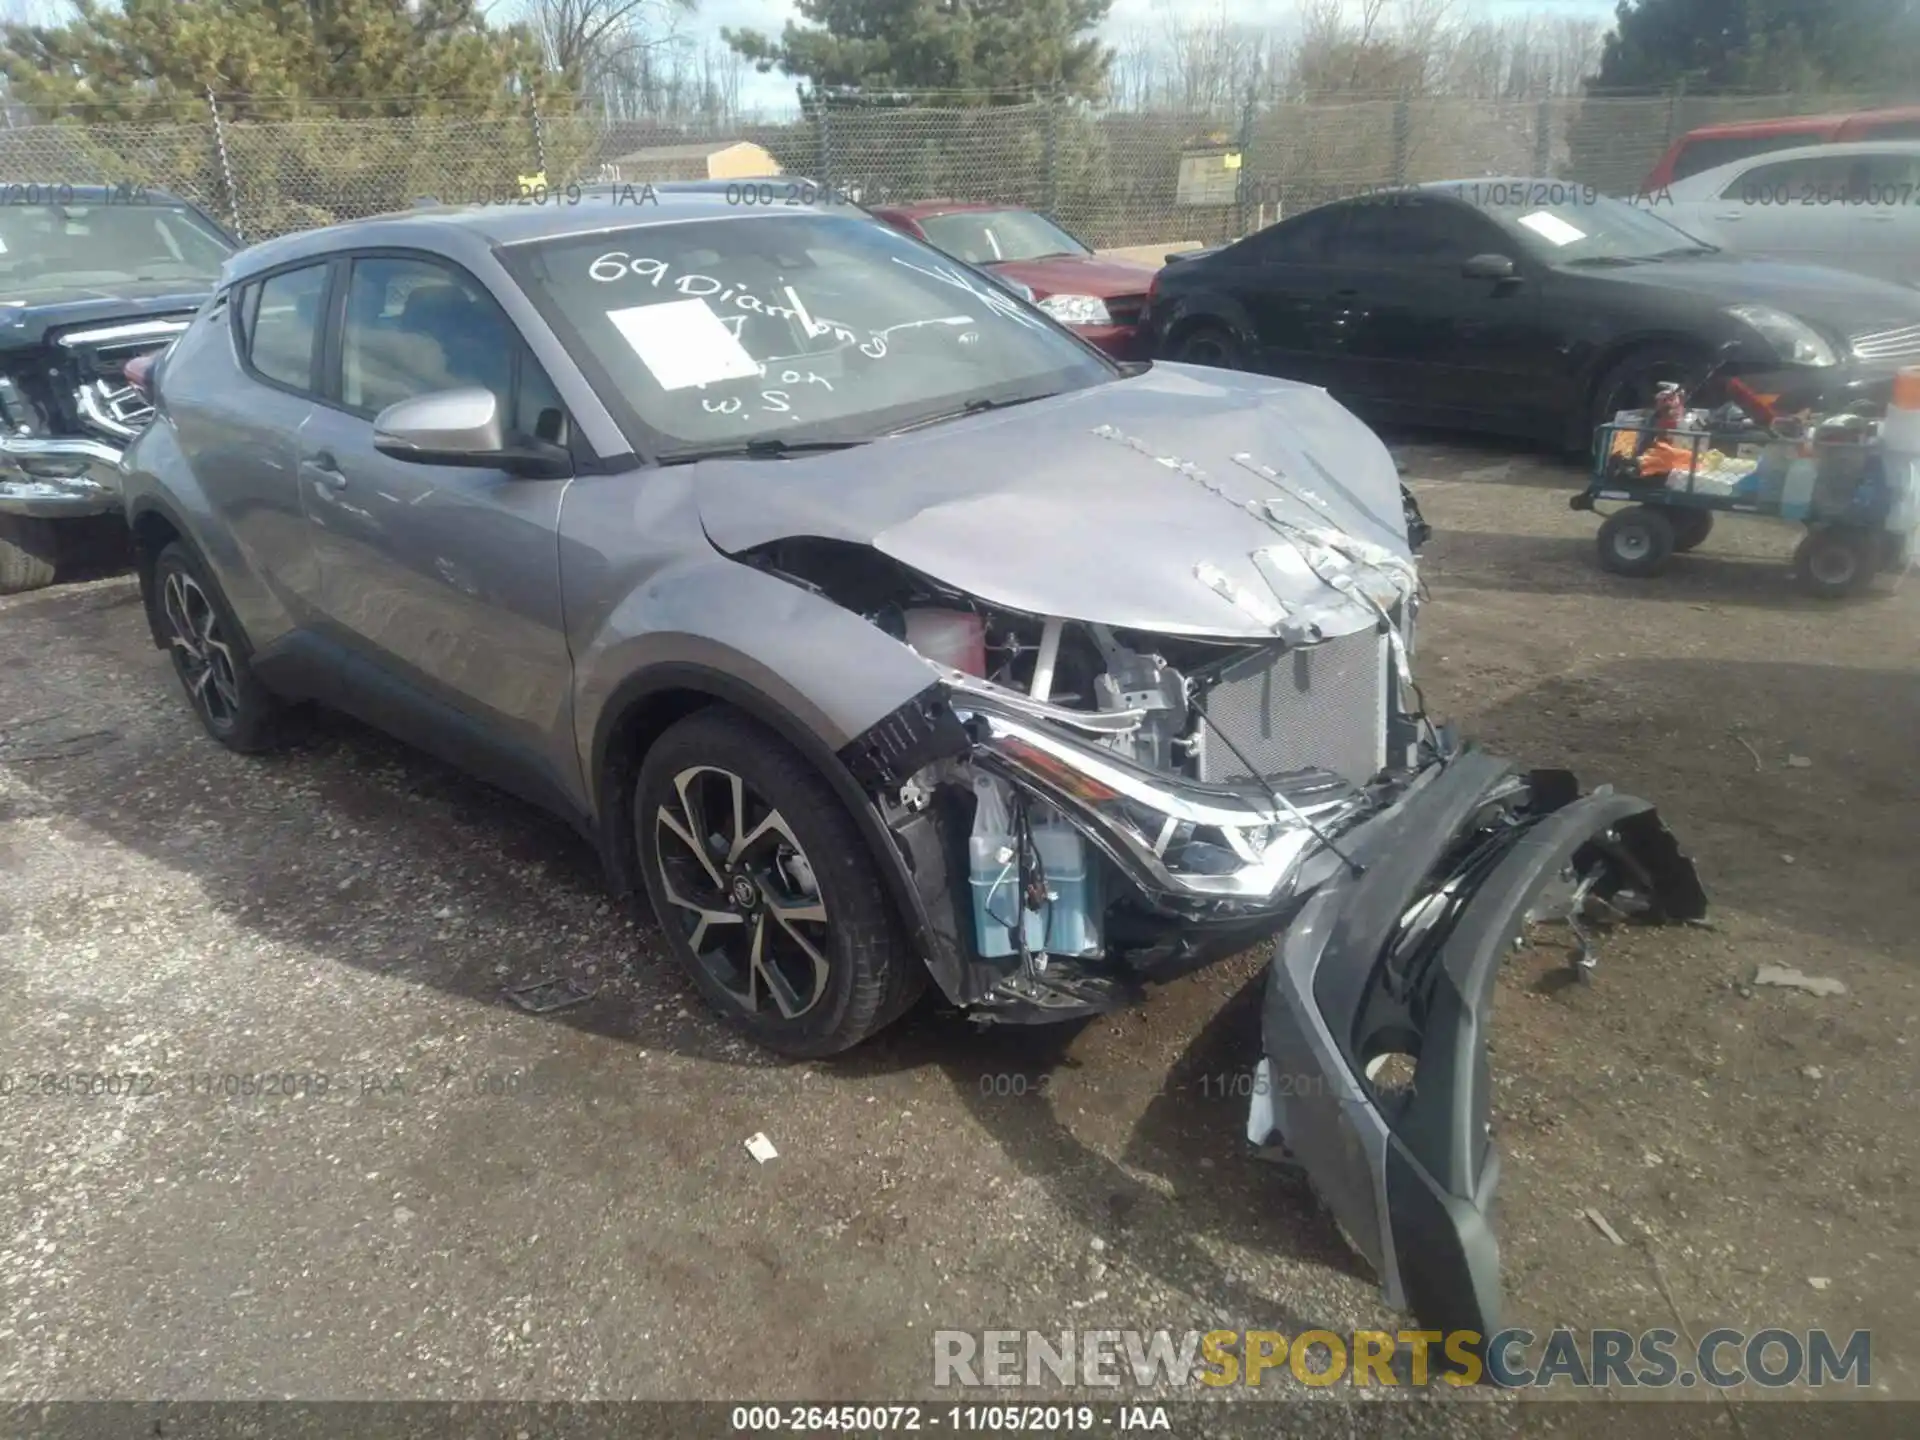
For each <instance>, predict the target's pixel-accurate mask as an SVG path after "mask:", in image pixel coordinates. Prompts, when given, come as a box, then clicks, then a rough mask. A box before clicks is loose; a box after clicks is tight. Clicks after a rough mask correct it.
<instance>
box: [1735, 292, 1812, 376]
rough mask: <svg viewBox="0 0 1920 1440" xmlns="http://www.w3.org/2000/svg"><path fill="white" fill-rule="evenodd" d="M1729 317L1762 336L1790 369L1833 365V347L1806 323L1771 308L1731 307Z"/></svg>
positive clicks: (1756, 306)
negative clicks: (1791, 366) (1792, 367)
mask: <svg viewBox="0 0 1920 1440" xmlns="http://www.w3.org/2000/svg"><path fill="white" fill-rule="evenodd" d="M1726 313H1727V314H1729V315H1731V316H1732V317H1733V318H1734V319H1736V320H1738V321H1740V322H1741V323H1742V324H1745V325H1747V326H1749V327H1751V328H1752V329H1754V330H1756V331H1758V332H1759V334H1760V337H1761V338H1762V339H1764V340H1765V341H1766V342H1767V343H1768V344H1769V345H1771V346H1772V347H1773V350H1774V353H1775V354H1776V355H1778V356H1779V357H1780V359H1781V360H1782V361H1784V362H1785V363H1787V364H1790V365H1832V364H1834V363H1835V361H1836V358H1837V357H1835V355H1834V353H1833V347H1832V346H1831V345H1829V344H1828V343H1827V342H1826V340H1825V339H1824V338H1822V336H1821V334H1820V332H1819V331H1817V330H1815V329H1814V328H1813V327H1812V326H1811V325H1809V324H1807V322H1806V321H1804V320H1802V319H1800V318H1799V317H1797V316H1794V315H1789V314H1787V313H1786V312H1785V311H1784V310H1775V309H1774V308H1773V307H1772V306H1770V305H1729V306H1728V307H1727V312H1726Z"/></svg>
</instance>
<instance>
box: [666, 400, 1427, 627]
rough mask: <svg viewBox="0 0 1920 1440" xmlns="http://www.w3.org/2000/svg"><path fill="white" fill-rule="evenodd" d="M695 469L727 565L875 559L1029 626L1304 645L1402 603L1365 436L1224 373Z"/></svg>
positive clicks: (1393, 490) (1395, 499) (1336, 408)
mask: <svg viewBox="0 0 1920 1440" xmlns="http://www.w3.org/2000/svg"><path fill="white" fill-rule="evenodd" d="M700 470H701V475H700V477H699V481H698V483H697V485H696V486H695V492H696V493H697V494H698V495H699V497H700V511H701V518H702V521H703V523H704V524H705V526H706V530H707V533H708V535H709V536H710V537H711V538H712V540H713V543H714V544H715V545H716V546H718V547H719V548H720V549H721V550H722V551H724V552H726V553H728V554H738V553H740V552H741V551H744V550H748V549H751V548H753V547H755V546H758V545H762V544H765V543H767V542H768V541H772V540H779V539H787V538H799V537H818V538H823V539H832V540H843V541H850V542H854V543H860V544H870V545H872V546H873V548H874V549H876V550H878V551H880V552H881V553H883V554H885V555H888V556H891V557H892V558H893V559H895V560H897V561H899V562H900V563H901V564H903V565H907V566H910V567H912V568H913V569H915V570H918V571H920V572H922V573H923V574H926V575H929V576H932V577H933V578H935V579H937V580H941V581H944V582H945V583H947V584H949V585H952V586H954V587H955V588H957V589H960V590H964V591H966V592H968V593H969V594H971V595H973V596H975V597H977V598H979V599H980V600H983V601H985V602H987V603H988V604H991V605H996V606H1000V607H1004V608H1006V609H1010V610H1018V611H1024V612H1027V613H1029V614H1035V615H1055V616H1059V617H1061V618H1063V619H1068V620H1080V621H1087V622H1091V623H1095V624H1105V625H1112V626H1115V627H1119V628H1123V629H1140V630H1150V631H1158V632H1161V633H1167V634H1184V635H1194V636H1206V637H1220V638H1229V637H1231V638H1254V637H1263V638H1264V637H1271V636H1274V635H1287V636H1289V637H1290V638H1294V639H1311V638H1313V635H1314V634H1315V633H1318V634H1320V635H1325V636H1334V635H1342V634H1351V633H1353V632H1354V631H1356V630H1359V629H1362V628H1364V627H1365V626H1367V625H1370V624H1374V623H1377V622H1378V619H1379V611H1378V609H1377V608H1376V605H1379V604H1386V605H1390V604H1391V603H1392V602H1393V600H1394V598H1395V595H1396V592H1398V593H1405V591H1406V590H1407V589H1408V588H1410V586H1411V584H1412V576H1413V565H1412V558H1411V555H1410V553H1409V551H1408V548H1407V535H1406V519H1405V511H1404V509H1403V508H1402V503H1401V498H1400V482H1399V475H1398V472H1397V470H1396V469H1395V466H1394V463H1393V458H1392V456H1391V455H1389V454H1388V453H1387V449H1386V447H1385V446H1384V445H1383V444H1382V443H1381V441H1380V439H1379V437H1378V436H1376V435H1375V434H1374V433H1373V432H1372V431H1371V430H1369V429H1368V428H1367V427H1366V426H1365V425H1363V424H1362V423H1361V422H1360V421H1359V420H1358V419H1356V418H1355V417H1354V416H1353V415H1352V414H1351V413H1350V412H1349V411H1347V410H1346V409H1345V408H1344V407H1342V406H1341V405H1340V404H1338V403H1337V402H1336V401H1334V400H1333V399H1332V398H1330V397H1329V396H1328V395H1327V394H1326V392H1325V391H1323V390H1320V389H1318V388H1316V387H1313V386H1308V385H1300V384H1296V383H1293V382H1290V381H1282V380H1271V379H1267V378H1265V377H1262V376H1254V375H1246V374H1241V373H1238V372H1234V371H1226V370H1212V369H1204V368H1200V367H1197V366H1187V365H1174V364H1165V363H1161V364H1156V365H1155V366H1154V368H1153V369H1152V370H1150V371H1148V372H1147V373H1146V374H1143V375H1139V376H1135V377H1133V378H1129V379H1123V380H1115V381H1113V382H1111V383H1109V384H1105V385H1099V386H1095V387H1093V388H1091V389H1087V390H1081V391H1076V392H1073V393H1071V394H1067V395H1061V396H1057V397H1055V398H1053V399H1049V400H1042V401H1037V402H1034V403H1032V404H1027V405H1021V406H1017V407H1014V408H1011V409H1008V410H1005V411H998V412H995V411H989V412H987V413H986V414H982V415H978V416H973V417H971V418H968V419H964V420H956V421H953V422H951V423H949V424H945V425H940V426H935V427H933V428H931V429H927V430H923V431H914V432H911V433H909V434H906V435H900V436H895V437H891V438H889V439H885V440H879V441H876V442H874V443H872V444H870V445H862V446H858V447H856V448H854V449H850V450H842V451H833V452H828V453H826V454H822V455H815V456H807V457H798V458H794V459H789V460H723V461H707V462H704V463H703V464H702V465H701V466H700ZM1356 585H1357V586H1358V589H1355V588H1354V587H1355V586H1356ZM1369 597H1371V598H1369Z"/></svg>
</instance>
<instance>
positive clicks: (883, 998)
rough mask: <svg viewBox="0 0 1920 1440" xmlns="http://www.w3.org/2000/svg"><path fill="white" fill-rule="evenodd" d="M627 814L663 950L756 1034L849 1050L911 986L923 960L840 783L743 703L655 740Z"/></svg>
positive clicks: (771, 1041) (898, 1008) (914, 988)
mask: <svg viewBox="0 0 1920 1440" xmlns="http://www.w3.org/2000/svg"><path fill="white" fill-rule="evenodd" d="M736 785H737V787H738V788H737V789H736V788H735V787H736ZM736 796H737V797H738V804H737V806H736V801H735V797H736ZM633 824H634V840H635V845H636V852H637V854H638V855H639V858H640V868H641V874H642V877H643V879H644V881H645V884H646V889H647V898H648V899H649V900H650V901H651V902H652V905H653V913H654V915H655V917H656V918H657V919H658V921H659V923H660V928H661V930H662V931H663V932H665V934H666V938H667V945H668V947H669V948H670V949H671V950H672V951H673V954H674V958H675V959H676V960H678V961H679V962H680V965H681V967H682V968H683V969H684V970H685V971H686V972H687V974H688V976H689V977H690V978H691V979H692V981H693V983H694V986H695V988H697V989H698V990H699V991H700V993H701V995H702V996H704V997H705V999H706V1001H707V1003H708V1004H709V1005H711V1006H712V1007H713V1008H714V1009H715V1010H716V1011H718V1012H719V1014H720V1016H721V1018H722V1019H723V1020H725V1021H726V1022H727V1023H729V1024H731V1025H733V1026H734V1027H736V1028H737V1029H739V1030H742V1031H744V1032H745V1033H746V1034H748V1035H749V1036H751V1037H752V1038H753V1039H755V1040H757V1041H758V1042H759V1043H760V1044H762V1045H764V1046H766V1047H767V1048H768V1049H770V1050H775V1051H778V1052H780V1053H781V1054H784V1055H792V1056H796V1057H817V1056H823V1055H835V1054H838V1053H840V1052H841V1051H844V1050H849V1049H852V1048H853V1047H854V1046H855V1045H858V1044H859V1043H860V1042H861V1041H862V1040H865V1039H867V1038H868V1037H869V1036H870V1035H873V1034H874V1033H875V1032H877V1031H879V1030H880V1029H882V1028H884V1027H885V1026H887V1025H889V1024H891V1023H892V1022H893V1021H894V1020H896V1019H898V1018H899V1017H900V1016H901V1015H902V1014H904V1013H905V1012H906V1010H907V1008H908V1007H909V1006H910V1005H911V1004H912V1003H913V1002H914V1000H916V999H917V998H918V997H919V995H920V993H921V991H922V990H923V989H924V988H925V986H926V983H927V970H926V967H925V965H923V964H922V963H921V962H920V960H919V958H918V957H917V956H915V955H914V954H913V952H912V949H911V947H910V946H909V945H908V944H907V942H906V938H905V935H904V932H903V931H902V928H901V926H900V922H899V920H898V918H897V916H896V914H895V912H894V908H893V905H892V904H891V902H890V901H889V899H888V897H887V894H886V890H885V888H884V886H883V884H882V882H881V878H880V874H879V870H878V868H877V866H876V864H875V862H874V860H873V857H872V852H871V851H870V850H869V849H868V847H867V842H866V840H865V838H864V837H863V836H862V835H861V833H860V831H859V828H858V827H857V826H856V825H855V824H854V820H853V817H852V816H851V815H850V814H848V813H847V809H846V807H845V805H843V804H842V802H841V800H840V797H839V796H838V795H836V794H835V793H834V791H833V789H832V787H831V786H829V785H828V784H827V782H826V780H825V778H824V777H823V776H821V775H820V773H819V772H818V771H817V770H815V769H814V767H813V766H812V765H811V764H809V763H808V762H807V761H806V760H805V759H803V758H802V757H801V756H800V755H799V754H798V753H796V752H795V751H794V750H793V749H792V748H791V747H790V746H788V745H787V744H786V742H785V741H783V740H781V739H780V737H779V736H777V735H775V734H773V733H772V732H771V731H769V730H767V729H765V728H764V727H762V726H760V725H758V724H756V723H754V722H753V721H751V720H749V719H747V718H746V717H745V716H743V715H740V714H739V713H737V712H735V711H731V710H726V709H723V708H713V709H708V710H703V711H700V712H699V713H697V714H694V715H690V716H688V717H687V718H686V719H684V720H682V721H680V722H679V723H677V724H676V725H674V726H673V727H672V728H671V729H669V730H668V731H667V732H666V733H665V734H664V735H662V736H661V737H660V738H659V739H658V740H656V741H655V742H654V743H653V745H651V746H650V747H649V748H648V750H647V753H646V757H645V758H644V759H643V760H642V761H641V764H640V775H639V779H638V781H637V783H636V784H635V787H634V808H633ZM716 840H717V841H718V844H717V845H716V844H715V843H714V842H715V841H716ZM796 862H797V863H796ZM783 912H784V915H785V917H787V918H782V917H783ZM756 947H758V948H757V949H756ZM756 954H757V955H758V956H759V964H758V965H756V964H755V963H754V957H755V955H756Z"/></svg>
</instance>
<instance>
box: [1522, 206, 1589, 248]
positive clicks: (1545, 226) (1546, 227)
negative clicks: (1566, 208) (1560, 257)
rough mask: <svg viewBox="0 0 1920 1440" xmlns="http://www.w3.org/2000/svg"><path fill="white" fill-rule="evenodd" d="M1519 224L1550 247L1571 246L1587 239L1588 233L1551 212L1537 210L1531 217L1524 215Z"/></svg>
mask: <svg viewBox="0 0 1920 1440" xmlns="http://www.w3.org/2000/svg"><path fill="white" fill-rule="evenodd" d="M1519 223H1520V224H1522V225H1524V226H1526V227H1527V228H1528V229H1529V230H1531V231H1533V233H1534V234H1536V235H1538V236H1540V237H1541V238H1542V239H1543V240H1545V241H1546V242H1547V243H1548V244H1550V245H1571V244H1573V242H1574V241H1576V240H1584V239H1586V238H1587V232H1586V231H1584V230H1582V229H1581V228H1580V227H1579V226H1577V225H1569V224H1568V223H1567V222H1566V221H1564V220H1562V219H1561V218H1560V217H1559V216H1558V215H1555V214H1554V213H1553V212H1552V211H1551V210H1536V211H1534V212H1533V213H1532V214H1531V215H1522V216H1521V217H1520V220H1519Z"/></svg>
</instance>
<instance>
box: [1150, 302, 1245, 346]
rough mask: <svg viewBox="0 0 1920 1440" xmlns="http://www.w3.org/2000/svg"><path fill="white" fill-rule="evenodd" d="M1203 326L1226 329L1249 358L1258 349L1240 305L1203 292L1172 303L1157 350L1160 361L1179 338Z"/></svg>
mask: <svg viewBox="0 0 1920 1440" xmlns="http://www.w3.org/2000/svg"><path fill="white" fill-rule="evenodd" d="M1204 325H1216V326H1218V327H1219V328H1220V329H1222V330H1225V331H1226V332H1227V333H1228V334H1229V335H1231V336H1233V340H1234V343H1235V344H1236V345H1238V346H1239V347H1240V348H1241V349H1242V350H1244V351H1246V352H1247V353H1248V354H1249V355H1251V354H1252V353H1253V352H1254V351H1255V350H1256V349H1257V348H1258V344H1259V342H1258V340H1257V338H1256V337H1255V335H1254V331H1253V327H1252V325H1251V324H1250V323H1249V322H1248V318H1247V313H1246V311H1245V310H1244V309H1243V308H1242V307H1241V306H1240V305H1238V304H1237V303H1235V302H1234V301H1232V300H1230V299H1227V298H1225V297H1224V296H1220V295H1215V294H1209V293H1202V294H1198V295H1193V296H1187V297H1182V298H1181V299H1180V300H1179V301H1177V302H1176V303H1175V305H1174V308H1173V313H1172V314H1171V315H1170V316H1169V317H1168V318H1167V322H1166V325H1165V327H1164V328H1163V330H1162V332H1161V340H1160V344H1159V346H1158V347H1157V349H1158V350H1159V352H1160V354H1161V356H1162V358H1171V353H1170V352H1171V351H1172V350H1173V348H1174V346H1175V345H1176V344H1177V343H1178V340H1179V337H1181V336H1182V335H1184V334H1186V333H1188V332H1190V331H1193V330H1197V329H1199V328H1200V327H1201V326H1204Z"/></svg>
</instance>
